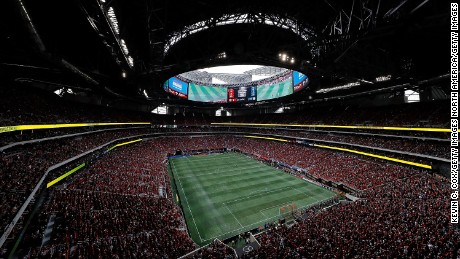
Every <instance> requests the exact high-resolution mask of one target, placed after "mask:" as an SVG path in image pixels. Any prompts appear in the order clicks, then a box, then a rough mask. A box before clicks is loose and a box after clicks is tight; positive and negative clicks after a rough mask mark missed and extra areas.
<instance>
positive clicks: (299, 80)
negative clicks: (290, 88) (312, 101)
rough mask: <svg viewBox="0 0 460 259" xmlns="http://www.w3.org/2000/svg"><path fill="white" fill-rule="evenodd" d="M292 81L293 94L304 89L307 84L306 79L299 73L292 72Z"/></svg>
mask: <svg viewBox="0 0 460 259" xmlns="http://www.w3.org/2000/svg"><path fill="white" fill-rule="evenodd" d="M292 79H293V84H294V92H298V91H300V90H302V89H304V88H305V87H306V86H307V84H308V77H307V76H306V75H304V74H302V73H300V72H297V71H293V72H292Z"/></svg>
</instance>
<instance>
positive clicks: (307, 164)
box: [231, 138, 417, 190]
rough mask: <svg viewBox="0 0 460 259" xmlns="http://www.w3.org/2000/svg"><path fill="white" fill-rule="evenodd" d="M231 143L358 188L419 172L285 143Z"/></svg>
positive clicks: (311, 173)
mask: <svg viewBox="0 0 460 259" xmlns="http://www.w3.org/2000/svg"><path fill="white" fill-rule="evenodd" d="M232 144H233V146H231V147H233V148H237V149H239V150H241V151H243V152H245V153H251V154H256V155H258V156H260V157H264V158H269V159H274V160H276V161H279V162H283V163H285V164H288V165H293V166H297V167H299V168H303V169H305V170H306V171H307V173H309V174H310V175H312V176H314V177H317V178H322V179H324V180H330V181H333V182H337V183H339V182H340V183H343V184H345V185H347V186H349V187H352V188H354V189H358V190H364V189H368V188H372V187H374V186H378V185H382V184H384V183H386V182H390V181H394V180H396V179H398V178H403V177H407V176H409V175H412V174H414V173H416V172H417V171H416V170H414V169H410V168H406V167H402V166H399V165H394V164H389V163H385V162H382V161H377V160H375V161H374V160H370V159H365V158H362V157H358V156H355V155H348V154H345V153H336V152H330V151H328V150H323V149H316V148H311V147H306V146H300V145H292V144H286V143H283V142H276V141H266V140H256V139H247V138H235V141H234V142H233V143H232ZM280 150H282V152H280ZM325 161H328V162H325ZM332 161H333V162H332Z"/></svg>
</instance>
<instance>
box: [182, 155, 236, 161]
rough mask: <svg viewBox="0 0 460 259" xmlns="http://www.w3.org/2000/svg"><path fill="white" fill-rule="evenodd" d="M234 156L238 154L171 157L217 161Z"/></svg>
mask: <svg viewBox="0 0 460 259" xmlns="http://www.w3.org/2000/svg"><path fill="white" fill-rule="evenodd" d="M235 157H240V156H229V155H226V156H222V157H212V158H204V157H203V156H198V155H195V156H184V157H181V158H173V159H182V158H186V159H189V158H192V160H199V161H211V160H212V161H218V160H225V159H231V158H235Z"/></svg>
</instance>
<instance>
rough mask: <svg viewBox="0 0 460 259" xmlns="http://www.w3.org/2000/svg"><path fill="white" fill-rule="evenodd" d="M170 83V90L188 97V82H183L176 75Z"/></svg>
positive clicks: (177, 94) (182, 96)
mask: <svg viewBox="0 0 460 259" xmlns="http://www.w3.org/2000/svg"><path fill="white" fill-rule="evenodd" d="M168 81H169V83H168V86H169V88H168V91H169V92H170V93H172V94H174V95H176V96H179V97H180V98H187V92H188V83H186V82H183V81H181V80H179V79H177V78H175V77H171V78H170V79H169V80H168Z"/></svg>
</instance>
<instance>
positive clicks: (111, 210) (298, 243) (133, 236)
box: [0, 132, 459, 258]
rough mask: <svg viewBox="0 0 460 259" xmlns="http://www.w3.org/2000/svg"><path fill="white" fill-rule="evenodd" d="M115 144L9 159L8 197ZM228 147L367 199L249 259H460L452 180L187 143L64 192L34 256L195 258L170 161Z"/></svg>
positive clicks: (122, 152)
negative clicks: (453, 258)
mask: <svg viewBox="0 0 460 259" xmlns="http://www.w3.org/2000/svg"><path fill="white" fill-rule="evenodd" d="M113 134H116V133H114V132H112V133H107V135H104V134H102V133H101V134H100V135H96V136H91V137H88V138H86V137H80V138H76V139H71V140H70V141H69V140H67V141H52V142H44V143H41V144H34V145H32V146H30V147H24V148H23V149H18V150H15V152H14V153H11V154H8V155H6V156H2V159H1V161H0V162H1V163H2V166H1V167H0V173H1V175H2V177H1V178H0V179H2V181H1V182H0V184H1V187H2V190H7V191H8V193H15V192H16V191H18V192H17V193H18V194H20V196H16V197H21V199H23V198H25V197H26V196H27V194H28V192H30V189H31V188H32V187H33V186H34V184H35V183H36V182H37V181H38V179H39V178H40V177H41V175H42V174H43V172H44V170H46V168H47V167H48V166H50V165H51V164H53V163H55V162H59V161H62V160H65V159H67V158H69V157H71V156H73V155H75V154H78V153H81V152H83V151H86V150H88V149H91V148H93V147H95V146H97V145H100V144H102V143H105V142H108V141H110V140H111V139H113V138H115V137H119V136H118V135H117V136H114V135H113ZM223 147H226V148H234V149H238V150H241V151H243V152H245V153H250V154H254V155H256V156H259V157H262V158H267V159H273V160H277V161H280V162H283V163H285V164H289V165H294V166H297V167H300V168H303V169H305V170H306V171H307V173H309V174H311V175H313V176H314V177H318V178H322V179H325V180H331V181H335V182H342V183H343V184H345V185H348V186H350V187H352V188H355V189H358V190H362V191H361V192H358V194H357V195H359V196H360V197H361V198H363V199H362V200H360V201H357V202H354V203H351V204H344V205H340V206H334V207H332V208H331V209H328V210H326V211H322V210H321V211H320V212H319V213H311V214H308V215H309V217H307V219H306V220H304V221H302V222H300V223H299V224H296V225H295V226H294V227H292V228H288V227H286V226H278V227H277V228H272V229H270V230H269V231H267V232H266V234H263V235H262V236H260V241H261V244H262V248H260V249H259V250H257V251H256V252H254V253H253V254H249V255H247V256H249V257H254V258H264V257H265V256H266V257H273V258H275V257H299V256H307V257H308V256H311V257H321V256H325V257H332V256H339V257H347V256H355V255H356V256H363V257H378V256H381V257H393V256H394V255H396V254H403V255H407V256H408V257H409V256H417V255H420V254H422V252H423V253H426V254H428V255H432V256H434V257H436V256H449V255H453V254H455V253H458V251H456V250H455V249H456V248H455V247H458V245H459V244H458V232H456V231H454V230H452V229H451V227H450V225H449V224H447V222H448V216H447V214H446V213H447V211H448V208H447V206H448V204H447V202H446V199H443V198H441V197H444V196H446V195H447V190H448V184H447V182H446V181H444V180H440V179H437V178H434V177H432V176H428V175H426V174H424V173H422V172H420V171H419V170H414V169H409V168H407V167H403V166H399V165H395V164H389V163H386V162H382V161H377V160H372V159H366V158H362V157H357V156H354V155H347V154H343V153H335V152H330V151H326V150H321V149H316V148H311V147H306V146H300V145H293V144H287V143H283V142H273V141H266V140H257V139H248V138H242V137H233V136H212V137H197V136H185V137H164V138H158V139H153V140H151V141H145V142H141V143H139V144H136V145H132V146H131V145H128V146H124V147H120V148H116V149H115V152H109V153H108V154H107V155H105V156H104V157H102V158H101V159H100V160H98V161H96V162H95V163H94V164H92V165H91V166H90V167H89V169H86V170H85V171H82V172H80V173H78V174H77V175H76V176H75V177H74V178H72V180H71V182H70V183H68V184H65V185H64V187H63V189H57V190H55V191H54V193H53V195H52V198H51V199H50V201H49V203H48V204H47V206H46V210H45V211H44V212H43V213H44V216H45V217H44V218H45V219H46V218H47V217H49V216H50V215H56V218H57V220H56V222H57V226H55V230H53V237H52V240H51V241H50V242H49V243H48V244H47V245H46V246H44V247H42V248H35V249H33V250H32V252H31V253H32V255H33V257H35V256H37V257H43V258H50V257H51V258H63V257H67V256H71V257H77V258H78V257H91V258H93V257H94V258H105V257H114V258H124V257H126V256H128V257H129V256H133V255H136V256H138V257H149V256H152V255H158V254H163V255H167V256H168V257H178V256H180V255H183V254H186V253H187V252H190V251H192V250H194V249H195V246H194V244H193V242H192V241H191V239H190V238H189V237H188V235H187V232H186V227H185V223H184V219H183V217H182V215H181V214H180V211H179V210H178V208H177V206H176V205H175V204H174V200H173V199H174V197H173V195H172V193H171V186H170V182H169V175H168V173H167V171H166V164H165V159H166V154H167V153H170V154H174V152H175V151H176V150H198V149H217V148H223ZM281 150H282V152H281ZM332 161H333V162H332ZM2 168H6V169H7V170H3V171H2ZM31 171H34V172H37V173H35V174H31V173H30V172H31ZM6 197H8V196H6ZM446 197H447V196H446ZM11 202H12V203H9V202H8V201H6V199H5V200H2V204H3V203H5V204H8V205H5V207H7V206H10V207H11V206H13V208H14V205H13V203H14V204H17V201H16V202H14V198H13V199H11ZM2 208H3V206H2ZM8 213H9V214H10V215H13V214H11V213H13V212H10V211H9V212H8ZM8 213H7V214H8ZM7 214H5V215H7ZM5 215H2V219H3V218H4V217H5ZM337 215H343V217H342V218H340V217H339V218H338V216H337ZM42 216H43V215H42ZM43 222H46V220H44V221H43ZM410 222H416V223H410ZM430 222H432V223H430ZM6 223H8V220H7V221H6ZM400 225H401V227H399V226H400ZM436 226H438V227H439V226H442V228H441V229H435V228H436ZM43 229H44V227H43V228H41V230H43ZM433 232H436V233H433ZM331 233H337V234H331ZM431 236H433V238H431ZM33 238H36V239H40V238H42V236H41V235H40V234H36V235H34V236H33ZM455 238H457V239H455ZM455 240H457V241H455ZM441 242H444V243H446V244H447V245H446V246H442V245H441ZM34 243H37V241H36V242H34ZM394 246H396V248H395V249H392V247H394ZM363 248H365V249H363ZM457 249H458V248H457ZM200 253H203V254H202V256H203V257H204V256H205V255H206V256H208V255H209V257H211V258H213V257H215V258H219V255H225V254H227V255H229V254H230V250H229V251H227V250H226V248H224V247H220V246H217V247H214V245H211V249H208V250H206V249H204V250H203V251H201V252H200Z"/></svg>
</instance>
